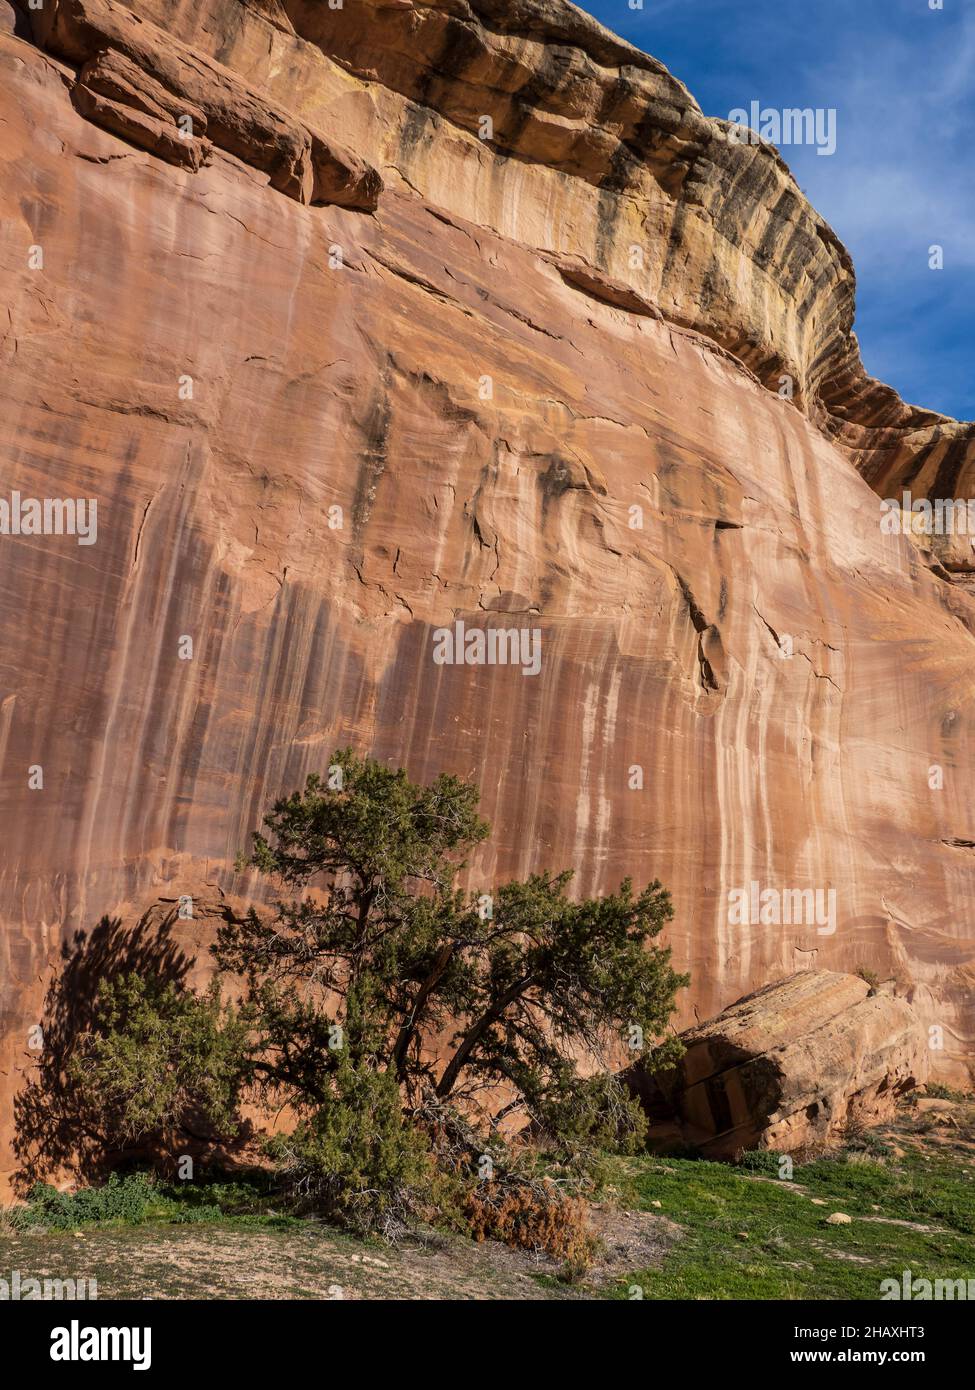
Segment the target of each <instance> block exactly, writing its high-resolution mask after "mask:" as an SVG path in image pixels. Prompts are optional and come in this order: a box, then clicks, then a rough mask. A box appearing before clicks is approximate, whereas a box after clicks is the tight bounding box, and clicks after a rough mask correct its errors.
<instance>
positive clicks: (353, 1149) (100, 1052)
mask: <svg viewBox="0 0 975 1390" xmlns="http://www.w3.org/2000/svg"><path fill="white" fill-rule="evenodd" d="M477 800H478V797H477V791H476V789H475V788H474V787H473V786H472V785H470V784H468V783H465V782H462V781H459V780H458V779H456V778H454V777H450V776H440V777H438V778H437V779H436V780H435V781H434V782H432V783H431V784H430V785H429V786H419V785H417V784H415V783H413V782H411V781H410V780H409V778H408V777H407V775H406V773H405V772H403V771H402V770H392V769H390V768H388V767H386V766H384V765H383V764H382V763H379V762H377V761H375V760H372V759H360V758H358V757H357V756H355V754H353V753H352V752H351V751H350V750H347V749H346V750H342V751H340V752H338V753H336V754H335V755H334V758H333V765H332V768H331V769H330V772H329V776H328V778H327V780H326V779H322V778H320V777H318V776H315V775H313V776H310V777H309V778H308V780H307V783H306V785H305V788H304V790H303V791H300V792H296V793H294V795H292V796H290V797H287V798H284V799H282V800H279V801H278V802H276V803H275V805H274V806H273V808H272V809H271V811H270V813H269V814H268V815H267V816H266V818H265V823H264V824H265V831H264V833H262V834H256V835H255V836H254V841H253V847H252V850H251V853H250V855H249V857H247V858H246V859H244V860H242V861H241V862H240V864H239V867H240V868H244V867H247V866H249V867H252V868H255V869H257V870H259V871H260V872H261V873H262V874H264V875H267V876H269V877H271V878H272V879H273V880H275V881H276V882H277V883H279V884H280V885H281V886H282V887H283V889H284V894H283V895H282V897H281V899H280V900H279V901H278V902H276V903H275V904H274V907H273V909H272V910H271V911H269V912H268V911H258V910H257V909H251V910H250V911H249V912H248V913H247V914H246V915H245V916H244V917H243V918H241V919H237V920H234V921H232V922H229V923H227V924H225V925H223V926H222V927H221V928H220V930H219V933H218V938H217V942H216V945H215V946H214V949H213V954H214V958H215V961H216V964H217V967H218V971H219V974H218V979H217V981H216V982H215V983H214V984H213V985H212V986H211V988H210V990H209V991H208V992H207V993H206V994H205V995H202V996H196V995H192V994H189V993H187V992H185V991H181V990H178V989H176V987H166V988H164V989H160V990H158V991H155V992H153V991H152V990H151V988H150V987H149V986H148V985H146V984H144V983H143V982H141V981H134V980H130V981H128V982H125V983H123V985H121V986H116V988H115V989H114V991H109V992H107V993H106V996H105V999H104V1001H103V1013H102V1016H101V1019H100V1021H99V1027H98V1028H97V1029H96V1030H94V1031H93V1033H92V1034H91V1036H90V1037H89V1039H88V1045H87V1047H86V1048H85V1049H83V1053H82V1059H81V1061H80V1062H79V1063H78V1064H77V1074H78V1075H79V1076H80V1077H81V1078H82V1079H83V1081H84V1082H85V1083H86V1084H87V1085H89V1087H90V1088H91V1089H92V1090H93V1091H94V1090H96V1089H98V1090H99V1091H100V1093H101V1095H102V1096H103V1097H104V1102H105V1104H106V1105H107V1106H109V1107H110V1108H111V1111H112V1114H113V1116H114V1124H115V1127H116V1129H117V1130H118V1131H119V1132H120V1133H122V1134H124V1135H125V1136H126V1137H128V1138H134V1137H136V1136H137V1135H138V1134H144V1133H146V1132H147V1131H149V1130H152V1129H154V1128H160V1127H167V1126H168V1127H170V1128H178V1126H179V1124H180V1123H181V1121H185V1118H186V1116H187V1115H188V1114H194V1113H197V1112H202V1113H203V1114H204V1115H205V1116H206V1117H207V1119H208V1121H209V1122H210V1123H211V1124H212V1125H213V1126H214V1127H215V1128H216V1129H218V1130H220V1131H222V1132H226V1131H228V1130H230V1129H232V1127H233V1123H234V1116H235V1115H236V1113H237V1109H238V1107H239V1104H240V1102H241V1099H242V1098H243V1097H244V1096H245V1095H246V1097H247V1098H248V1099H249V1100H250V1101H251V1102H256V1104H257V1105H258V1106H259V1108H260V1110H261V1112H262V1113H264V1114H267V1115H274V1116H281V1115H286V1116H288V1117H290V1119H291V1122H292V1123H291V1131H290V1133H287V1134H285V1135H283V1136H282V1135H279V1136H278V1137H277V1138H276V1139H275V1140H274V1141H273V1142H272V1150H273V1152H274V1154H275V1155H276V1157H277V1158H278V1160H279V1162H280V1163H281V1164H282V1166H283V1167H284V1168H285V1169H286V1170H287V1171H288V1172H289V1173H290V1174H291V1175H292V1177H293V1178H294V1180H295V1182H296V1185H298V1186H300V1187H302V1189H303V1190H304V1191H305V1192H307V1193H308V1195H310V1196H312V1195H313V1196H317V1197H319V1198H322V1199H323V1200H324V1202H325V1205H327V1206H329V1207H331V1208H333V1209H340V1208H342V1207H343V1205H346V1206H347V1205H348V1199H349V1197H350V1194H351V1195H352V1196H354V1195H355V1194H356V1193H359V1194H360V1195H361V1194H362V1193H363V1192H369V1193H372V1194H377V1193H382V1192H387V1193H388V1192H393V1191H395V1192H398V1193H401V1194H402V1193H403V1192H406V1191H407V1190H419V1189H420V1188H422V1187H423V1186H424V1184H429V1181H430V1180H431V1178H430V1174H431V1163H430V1146H431V1144H434V1139H433V1137H432V1136H434V1135H435V1134H437V1133H439V1134H443V1133H444V1132H445V1129H444V1123H443V1116H444V1114H445V1113H446V1111H447V1110H448V1109H450V1110H452V1111H455V1110H456V1109H457V1108H458V1107H459V1108H460V1110H462V1111H464V1112H465V1113H467V1114H472V1113H482V1114H483V1115H485V1116H486V1117H487V1118H486V1120H485V1123H487V1124H488V1125H489V1126H493V1128H494V1130H495V1132H497V1130H498V1127H499V1125H500V1124H501V1122H502V1120H504V1121H506V1122H507V1127H508V1128H509V1129H510V1128H511V1127H514V1128H519V1127H520V1126H523V1125H525V1124H526V1123H527V1124H530V1125H531V1132H532V1133H535V1134H536V1135H538V1134H540V1135H546V1136H549V1137H550V1138H551V1139H553V1140H555V1141H556V1142H562V1143H564V1144H565V1145H567V1146H570V1147H571V1146H572V1145H576V1144H581V1143H584V1142H586V1141H591V1140H594V1139H596V1138H598V1139H600V1140H619V1139H620V1138H621V1137H622V1138H631V1137H632V1136H633V1135H634V1134H635V1133H637V1132H638V1131H639V1129H640V1127H641V1125H642V1123H643V1122H642V1121H641V1120H640V1119H639V1112H638V1110H637V1108H636V1106H635V1104H634V1103H631V1102H630V1101H629V1100H628V1099H627V1098H626V1096H625V1093H624V1091H623V1088H622V1086H621V1084H620V1082H619V1081H618V1079H617V1074H618V1072H619V1069H620V1065H621V1062H622V1061H623V1060H624V1059H626V1060H629V1061H630V1062H635V1061H638V1060H641V1059H643V1060H646V1059H648V1058H649V1057H650V1056H651V1054H652V1055H653V1063H654V1065H655V1066H660V1065H664V1064H666V1063H667V1062H668V1061H671V1060H672V1059H673V1056H674V1055H675V1047H676V1044H675V1043H674V1041H673V1040H671V1041H668V1042H666V1043H663V1044H660V1045H658V1040H659V1039H660V1037H661V1035H662V1034H663V1033H664V1031H665V1029H666V1026H667V1024H668V1020H669V1018H670V1016H671V1014H672V1012H673V1009H674V997H675V994H676V991H677V990H678V989H680V988H681V987H683V986H684V985H686V983H687V977H686V976H683V975H679V974H677V973H676V972H675V971H674V970H673V969H672V968H671V965H670V951H669V949H665V948H662V947H660V946H658V945H656V944H655V940H656V938H657V936H658V935H659V933H660V931H661V930H662V928H663V927H664V925H665V924H666V923H667V922H668V921H669V920H670V918H671V917H672V916H673V909H672V907H671V902H670V897H669V895H668V893H667V892H666V891H665V890H664V889H663V888H662V887H661V885H660V884H659V883H658V882H653V883H651V884H649V886H647V887H646V888H644V889H643V890H642V891H640V892H636V891H634V888H633V886H632V884H631V882H630V881H629V880H626V881H624V882H623V883H622V884H621V885H620V887H619V890H618V891H617V892H615V893H612V894H609V895H607V896H605V897H601V898H591V899H586V900H583V901H574V900H572V899H571V898H570V896H569V888H570V884H571V879H572V874H571V872H570V871H565V872H562V873H556V874H552V873H542V874H533V875H532V876H531V877H530V878H528V879H526V880H525V881H523V882H511V883H507V884H504V885H503V886H501V887H500V888H498V889H497V890H496V892H495V893H494V894H493V897H488V896H487V895H485V894H484V893H479V892H475V893H473V894H470V895H465V894H464V893H462V892H461V891H459V890H458V889H457V888H456V886H455V885H456V879H457V875H458V872H459V871H460V869H461V868H463V867H465V864H466V858H467V856H468V855H469V854H470V852H471V851H472V850H473V849H474V848H475V847H476V846H477V845H478V844H479V843H480V842H481V841H482V840H484V839H485V837H486V836H487V834H488V831H489V827H488V826H487V824H486V823H485V822H484V821H483V820H481V819H480V818H479V816H478V814H477ZM222 977H227V978H232V980H233V981H234V984H233V989H234V993H235V996H236V999H235V1002H234V1003H233V1004H231V1003H228V1002H226V1001H225V1000H224V998H223V995H222V989H221V983H220V981H221V978H222ZM225 987H226V986H224V988H225ZM634 1041H635V1043H636V1047H635V1049H634ZM627 1046H629V1048H630V1049H631V1050H630V1051H629V1053H628V1054H627V1052H626V1050H625V1049H626V1047H627ZM498 1096H501V1097H502V1098H503V1101H502V1105H501V1108H500V1110H498V1107H497V1103H496V1101H495V1102H494V1104H493V1105H492V1104H490V1103H489V1102H490V1101H491V1099H492V1098H496V1097H498ZM480 1102H487V1104H485V1105H484V1106H482V1107H481V1108H480V1111H478V1107H479V1104H480ZM492 1110H493V1111H494V1113H493V1115H492V1114H491V1111H492ZM448 1128H449V1126H448ZM452 1132H456V1131H452ZM461 1147H463V1146H461ZM468 1150H469V1151H468V1154H467V1159H468V1160H472V1159H473V1157H474V1156H475V1155H476V1153H477V1148H476V1143H474V1141H472V1142H471V1144H470V1145H468ZM455 1157H456V1154H455ZM458 1161H459V1160H458ZM379 1205H380V1206H381V1205H382V1199H381V1198H380V1199H379Z"/></svg>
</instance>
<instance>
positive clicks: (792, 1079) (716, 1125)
mask: <svg viewBox="0 0 975 1390" xmlns="http://www.w3.org/2000/svg"><path fill="white" fill-rule="evenodd" d="M682 1040H683V1042H684V1045H685V1047H686V1049H687V1050H686V1052H685V1054H684V1056H683V1058H682V1059H681V1061H680V1063H679V1065H678V1066H677V1067H676V1068H675V1070H674V1071H673V1072H669V1073H667V1074H666V1075H664V1076H660V1077H656V1078H649V1077H637V1078H634V1085H635V1088H636V1090H637V1094H639V1095H640V1096H641V1098H642V1100H643V1102H644V1105H645V1108H646V1109H647V1111H648V1113H649V1114H650V1116H651V1120H652V1122H653V1125H652V1130H651V1144H652V1145H663V1146H665V1147H666V1146H667V1145H670V1144H674V1143H681V1142H682V1143H687V1144H692V1145H694V1146H695V1147H696V1148H699V1149H700V1150H701V1151H702V1152H703V1153H705V1154H707V1155H708V1156H709V1157H734V1156H735V1155H736V1154H737V1153H739V1152H740V1151H741V1150H743V1149H773V1150H775V1151H776V1152H779V1153H789V1152H792V1151H793V1150H795V1149H799V1148H802V1147H804V1146H805V1145H808V1144H815V1143H823V1142H829V1141H830V1140H833V1139H836V1138H838V1137H840V1136H841V1135H842V1134H843V1132H844V1130H846V1129H847V1128H848V1127H849V1126H856V1125H870V1124H876V1123H879V1122H880V1121H882V1120H885V1119H888V1118H889V1117H890V1116H891V1115H892V1114H893V1112H894V1109H895V1107H896V1104H897V1101H898V1099H899V1098H901V1097H902V1096H903V1095H904V1094H905V1092H907V1091H909V1090H911V1089H913V1088H914V1087H915V1086H917V1085H918V1084H919V1083H920V1082H921V1081H923V1080H924V1078H925V1077H926V1076H927V1073H928V1066H929V1051H928V1045H927V1039H926V1037H925V1034H924V1031H923V1029H922V1027H921V1024H920V1021H919V1020H918V1017H917V1015H916V1014H915V1012H914V1010H913V1009H912V1008H911V1007H910V1005H909V1004H908V1003H907V1002H906V1001H905V1000H904V999H898V998H896V997H894V995H892V994H889V993H883V992H877V991H874V990H872V989H871V987H870V986H869V985H868V984H867V983H866V981H864V980H862V979H861V978H860V977H859V976H856V975H841V974H837V973H835V972H833V971H827V970H805V971H800V972H798V973H797V974H795V975H790V976H788V977H787V978H786V979H784V980H776V981H774V982H773V983H772V984H768V985H765V986H764V988H762V989H759V990H756V991H755V992H754V993H753V994H749V995H746V997H745V998H744V999H739V1000H738V1001H737V1002H736V1003H734V1004H732V1005H731V1006H730V1007H729V1008H727V1009H725V1010H724V1012H723V1013H721V1014H719V1015H718V1017H717V1018H713V1019H711V1020H710V1021H709V1022H708V1023H703V1024H701V1025H699V1026H698V1027H697V1028H692V1029H689V1030H688V1031H687V1032H686V1033H684V1034H682Z"/></svg>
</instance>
